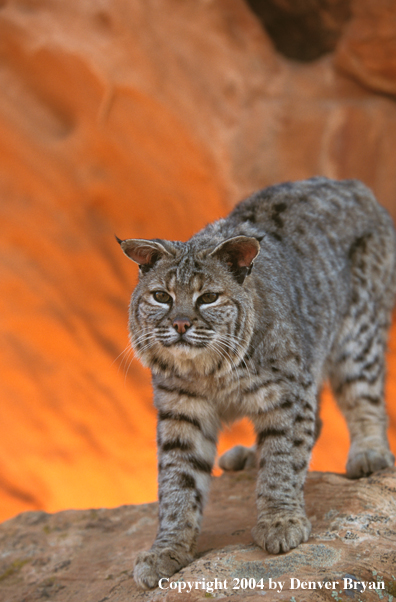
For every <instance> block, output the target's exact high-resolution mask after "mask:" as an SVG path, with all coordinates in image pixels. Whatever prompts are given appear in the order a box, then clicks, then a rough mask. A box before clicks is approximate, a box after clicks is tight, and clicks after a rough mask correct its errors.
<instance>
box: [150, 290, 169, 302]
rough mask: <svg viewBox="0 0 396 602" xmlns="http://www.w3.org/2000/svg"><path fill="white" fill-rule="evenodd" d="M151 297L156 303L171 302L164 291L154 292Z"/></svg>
mask: <svg viewBox="0 0 396 602" xmlns="http://www.w3.org/2000/svg"><path fill="white" fill-rule="evenodd" d="M153 297H154V299H155V300H156V301H158V303H170V302H171V301H172V297H171V296H170V295H168V293H165V292H164V291H155V293H153Z"/></svg>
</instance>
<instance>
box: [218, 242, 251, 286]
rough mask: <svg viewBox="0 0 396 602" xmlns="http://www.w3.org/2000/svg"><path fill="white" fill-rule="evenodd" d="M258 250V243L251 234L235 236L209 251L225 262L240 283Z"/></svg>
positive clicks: (248, 271) (246, 274) (248, 270)
mask: <svg viewBox="0 0 396 602" xmlns="http://www.w3.org/2000/svg"><path fill="white" fill-rule="evenodd" d="M259 252H260V243H259V241H258V240H257V239H256V238H253V237H252V236H235V237H234V238H229V239H228V240H225V241H224V242H222V243H220V244H219V245H217V247H216V248H215V249H214V250H213V251H212V252H211V253H209V256H211V257H217V258H218V259H220V261H222V262H223V263H226V264H227V266H228V268H229V269H230V271H231V272H232V273H233V274H234V276H235V279H236V280H237V282H239V284H242V283H243V281H244V280H245V278H246V276H248V274H250V272H251V269H252V267H253V261H254V260H255V258H256V257H257V255H258V254H259Z"/></svg>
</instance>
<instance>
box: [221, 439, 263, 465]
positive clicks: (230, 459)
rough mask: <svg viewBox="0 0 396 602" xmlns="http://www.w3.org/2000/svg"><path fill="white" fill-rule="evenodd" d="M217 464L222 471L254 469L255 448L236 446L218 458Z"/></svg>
mask: <svg viewBox="0 0 396 602" xmlns="http://www.w3.org/2000/svg"><path fill="white" fill-rule="evenodd" d="M218 464H219V466H220V468H222V469H223V470H235V471H236V470H244V469H245V468H254V467H255V466H256V446H253V447H244V446H243V445H236V446H235V447H232V448H231V449H229V450H228V451H226V452H225V453H224V454H223V455H222V456H220V458H219V461H218Z"/></svg>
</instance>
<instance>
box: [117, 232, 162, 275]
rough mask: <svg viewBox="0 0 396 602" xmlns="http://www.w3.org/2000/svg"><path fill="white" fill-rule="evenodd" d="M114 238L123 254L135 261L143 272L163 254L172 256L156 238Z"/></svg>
mask: <svg viewBox="0 0 396 602" xmlns="http://www.w3.org/2000/svg"><path fill="white" fill-rule="evenodd" d="M116 240H117V242H118V243H119V245H120V247H121V249H122V250H123V251H124V253H125V255H126V256H127V257H129V259H132V261H134V262H135V263H137V264H138V265H139V267H140V268H141V269H142V271H143V272H147V271H148V270H150V269H151V268H152V267H153V266H154V264H155V263H156V262H157V261H158V260H159V259H161V257H164V256H165V255H168V256H169V257H172V254H171V253H170V252H169V251H168V250H167V249H166V248H165V247H164V245H163V244H162V243H161V242H159V241H158V240H145V239H144V238H127V239H126V240H121V239H120V238H118V237H117V236H116Z"/></svg>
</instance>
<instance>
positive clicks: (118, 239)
mask: <svg viewBox="0 0 396 602" xmlns="http://www.w3.org/2000/svg"><path fill="white" fill-rule="evenodd" d="M114 237H115V239H116V241H117V242H118V244H119V245H120V244H121V243H122V240H121V238H118V236H117V234H114Z"/></svg>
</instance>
